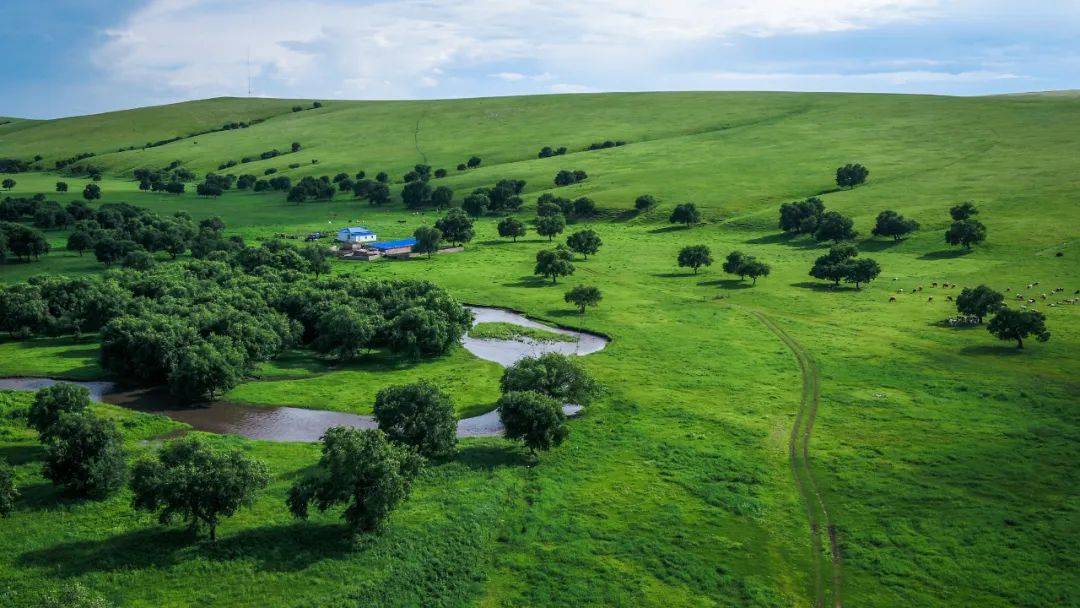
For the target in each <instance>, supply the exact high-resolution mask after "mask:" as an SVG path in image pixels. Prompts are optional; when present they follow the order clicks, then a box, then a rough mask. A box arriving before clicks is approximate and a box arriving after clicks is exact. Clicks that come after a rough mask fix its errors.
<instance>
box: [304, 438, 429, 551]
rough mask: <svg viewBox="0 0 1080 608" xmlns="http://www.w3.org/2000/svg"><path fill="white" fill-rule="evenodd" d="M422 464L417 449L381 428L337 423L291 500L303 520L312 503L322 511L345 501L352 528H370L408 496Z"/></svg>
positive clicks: (364, 529) (355, 531) (380, 523)
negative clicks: (311, 468) (362, 427)
mask: <svg viewBox="0 0 1080 608" xmlns="http://www.w3.org/2000/svg"><path fill="white" fill-rule="evenodd" d="M422 466H423V458H422V457H421V456H420V455H419V454H417V453H416V450H415V449H413V448H412V447H410V446H405V445H399V444H396V443H392V442H390V441H388V440H387V438H386V434H385V433H383V432H382V431H379V430H375V429H363V430H361V429H356V428H351V427H343V426H335V427H332V428H330V429H328V430H327V431H326V433H325V434H324V435H323V438H322V457H321V458H320V459H319V463H318V464H317V465H316V470H315V471H314V472H313V473H311V474H310V475H308V476H307V477H304V478H302V479H300V480H299V481H297V482H296V483H295V484H293V486H292V488H290V490H289V496H288V498H287V499H286V504H287V505H288V507H289V511H290V512H291V513H292V514H293V516H294V517H298V518H302V519H307V515H308V508H309V505H311V504H312V503H314V505H315V507H316V508H317V509H318V510H319V511H326V510H327V509H330V508H331V507H334V506H335V505H345V510H344V512H343V513H342V517H343V518H344V519H345V522H346V524H348V526H349V528H350V529H351V530H352V532H353V533H358V532H370V531H373V530H376V529H378V528H379V527H380V526H381V525H382V524H383V522H385V521H386V519H387V518H388V517H389V516H390V512H391V511H393V510H394V508H395V507H397V505H398V504H399V503H401V502H402V501H403V500H405V499H406V498H408V496H409V491H410V490H411V488H412V482H413V479H415V477H416V476H417V474H418V473H419V472H420V468H421V467H422Z"/></svg>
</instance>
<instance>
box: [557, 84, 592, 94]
mask: <svg viewBox="0 0 1080 608" xmlns="http://www.w3.org/2000/svg"><path fill="white" fill-rule="evenodd" d="M548 90H549V91H551V92H552V93H595V92H596V91H597V90H596V89H594V88H593V87H590V86H586V85H583V84H569V83H566V82H560V83H558V84H553V85H551V86H550V87H548Z"/></svg>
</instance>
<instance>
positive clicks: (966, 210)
mask: <svg viewBox="0 0 1080 608" xmlns="http://www.w3.org/2000/svg"><path fill="white" fill-rule="evenodd" d="M949 215H951V216H952V219H953V221H957V222H959V221H961V220H967V219H971V217H972V216H975V215H979V210H978V208H976V207H975V203H972V202H971V201H964V202H963V203H960V204H959V205H955V206H953V207H950V208H949Z"/></svg>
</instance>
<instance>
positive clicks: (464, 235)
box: [435, 209, 476, 245]
mask: <svg viewBox="0 0 1080 608" xmlns="http://www.w3.org/2000/svg"><path fill="white" fill-rule="evenodd" d="M435 227H436V228H438V229H439V231H440V232H442V235H443V238H445V239H446V240H448V241H450V242H451V243H454V244H455V245H456V244H461V245H464V244H465V243H468V242H469V241H471V240H472V239H473V236H474V235H475V234H476V233H475V232H474V231H473V220H472V218H470V217H469V216H468V215H466V214H465V212H464V211H462V210H461V209H451V210H449V211H447V212H446V215H444V216H443V217H441V218H439V219H438V220H436V221H435Z"/></svg>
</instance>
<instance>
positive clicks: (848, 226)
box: [814, 211, 858, 243]
mask: <svg viewBox="0 0 1080 608" xmlns="http://www.w3.org/2000/svg"><path fill="white" fill-rule="evenodd" d="M854 225H855V223H854V222H853V221H852V220H851V218H849V217H846V216H844V215H841V214H840V212H838V211H826V212H825V213H824V214H823V215H822V216H821V218H820V219H819V220H818V224H817V230H815V231H814V240H816V241H833V242H834V243H839V242H840V241H849V240H851V239H853V238H855V237H856V236H857V235H858V233H857V232H855V230H854V228H853V226H854Z"/></svg>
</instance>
